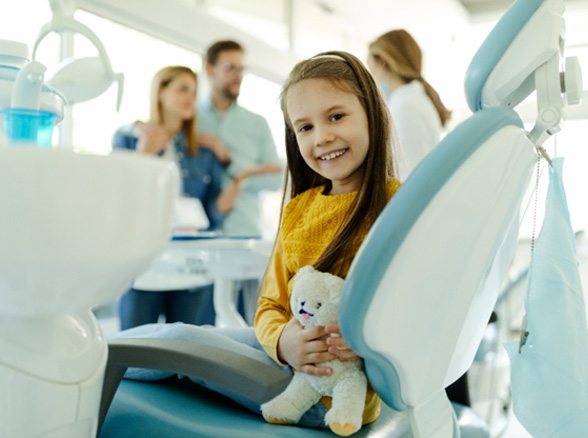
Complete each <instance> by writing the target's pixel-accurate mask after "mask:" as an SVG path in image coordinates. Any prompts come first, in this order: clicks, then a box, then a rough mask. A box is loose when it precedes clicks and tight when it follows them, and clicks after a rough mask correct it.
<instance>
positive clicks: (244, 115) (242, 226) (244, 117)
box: [198, 100, 282, 236]
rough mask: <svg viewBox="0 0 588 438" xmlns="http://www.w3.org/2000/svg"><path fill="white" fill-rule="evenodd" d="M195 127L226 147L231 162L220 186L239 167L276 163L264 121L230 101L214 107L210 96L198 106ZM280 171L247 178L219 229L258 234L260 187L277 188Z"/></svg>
mask: <svg viewBox="0 0 588 438" xmlns="http://www.w3.org/2000/svg"><path fill="white" fill-rule="evenodd" d="M198 130H199V131H200V132H204V133H207V134H212V135H215V136H216V137H218V138H219V139H220V140H221V141H222V142H223V143H224V145H225V146H226V147H227V148H228V150H229V153H230V155H231V164H230V165H229V166H228V167H227V168H226V169H225V170H224V172H223V186H224V187H226V186H227V185H228V184H229V183H230V180H231V178H232V177H233V176H234V175H236V174H237V173H239V172H240V171H242V170H244V169H246V168H248V167H251V166H258V165H260V164H268V163H275V164H280V160H279V159H278V154H277V152H276V145H275V143H274V139H273V137H272V134H271V131H270V128H269V125H268V124H267V121H266V120H265V119H264V118H263V117H262V116H260V115H259V114H255V113H253V112H251V111H249V110H246V109H245V108H243V107H242V106H240V105H238V104H237V103H234V104H233V105H231V106H230V107H229V108H228V109H227V110H225V111H224V112H219V111H217V110H216V109H215V108H214V106H213V105H212V102H211V101H210V100H208V101H206V102H203V103H202V104H201V105H200V107H199V109H198ZM281 179H282V175H280V174H267V175H258V176H252V177H251V178H248V179H247V180H246V181H245V183H244V184H243V186H242V189H241V191H240V192H239V195H238V197H237V199H236V201H235V204H234V206H233V209H232V210H231V211H230V212H229V214H228V215H227V216H226V217H225V219H224V223H223V231H224V232H225V234H228V235H248V236H259V235H261V229H260V216H261V205H260V199H259V194H260V192H261V191H263V190H279V189H280V188H281Z"/></svg>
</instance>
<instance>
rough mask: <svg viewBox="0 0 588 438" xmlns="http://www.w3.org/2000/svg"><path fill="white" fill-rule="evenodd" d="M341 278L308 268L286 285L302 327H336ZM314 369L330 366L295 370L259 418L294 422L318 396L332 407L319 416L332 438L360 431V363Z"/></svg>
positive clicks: (362, 383)
mask: <svg viewBox="0 0 588 438" xmlns="http://www.w3.org/2000/svg"><path fill="white" fill-rule="evenodd" d="M343 284H344V280H343V279H342V278H339V277H337V276H335V275H332V274H329V273H325V272H320V271H317V270H315V269H314V268H313V267H312V266H304V267H303V268H301V269H300V270H299V271H298V273H297V274H296V277H295V278H294V284H293V286H292V295H291V297H290V307H291V309H292V312H294V316H295V317H296V318H297V319H298V321H300V323H301V324H302V326H303V327H304V328H308V327H313V326H317V325H320V326H325V325H329V324H336V323H337V321H338V315H339V312H338V311H339V299H340V297H341V291H342V289H343ZM317 366H319V367H330V368H331V369H332V370H333V373H332V374H331V375H330V376H312V375H310V374H305V373H302V372H296V373H295V374H294V377H293V378H292V381H291V382H290V383H289V385H288V387H287V388H286V389H285V390H284V391H283V392H282V393H281V394H280V395H278V396H276V397H275V398H273V399H272V400H270V401H269V402H267V403H264V404H263V405H262V406H261V411H262V414H263V418H265V420H266V421H268V422H270V423H278V424H293V423H297V422H298V421H299V420H300V418H301V417H302V415H303V414H304V413H305V412H306V411H307V410H308V409H310V408H311V407H312V406H314V405H315V404H316V403H317V402H318V401H319V400H320V399H321V397H322V396H325V395H326V396H331V397H332V398H333V405H332V407H331V409H330V410H329V411H328V412H327V414H326V415H325V423H326V424H327V425H328V426H329V428H330V429H331V430H332V431H333V432H335V433H336V434H337V435H341V436H348V435H351V434H353V433H355V432H357V431H358V430H359V429H360V428H361V423H362V415H363V409H364V404H365V396H366V391H367V378H366V376H365V373H364V372H363V367H362V362H361V361H360V360H354V361H345V362H343V361H340V360H338V359H335V360H330V361H327V362H321V363H319V364H317Z"/></svg>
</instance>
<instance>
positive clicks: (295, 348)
mask: <svg viewBox="0 0 588 438" xmlns="http://www.w3.org/2000/svg"><path fill="white" fill-rule="evenodd" d="M325 335H326V332H325V328H324V327H320V326H319V327H311V328H308V329H304V328H303V327H302V325H301V324H300V322H298V320H297V319H296V318H292V319H291V320H290V321H289V322H288V323H287V324H286V326H285V327H284V330H283V331H282V334H281V336H280V340H279V341H278V356H279V358H280V360H281V361H282V362H286V363H287V364H288V365H290V366H291V367H292V368H295V369H296V370H298V371H302V372H303V373H306V374H312V375H313V376H329V375H331V374H332V373H333V370H332V369H331V368H321V367H317V366H316V364H318V363H320V362H324V361H326V360H331V359H335V358H336V357H337V356H335V355H333V354H331V353H329V352H328V351H327V349H328V346H327V341H326V340H325Z"/></svg>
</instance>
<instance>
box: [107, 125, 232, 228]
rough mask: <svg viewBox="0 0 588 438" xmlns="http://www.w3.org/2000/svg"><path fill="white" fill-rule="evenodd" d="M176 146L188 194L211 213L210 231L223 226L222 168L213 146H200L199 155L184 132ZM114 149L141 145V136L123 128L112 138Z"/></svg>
mask: <svg viewBox="0 0 588 438" xmlns="http://www.w3.org/2000/svg"><path fill="white" fill-rule="evenodd" d="M173 144H174V146H175V148H176V156H177V158H178V162H179V166H180V173H181V175H182V187H183V190H184V196H191V197H194V198H198V199H199V200H200V202H202V205H203V207H204V211H205V212H206V215H207V216H208V220H209V222H210V227H209V228H208V230H216V229H220V228H221V227H222V224H223V216H222V215H221V213H220V212H219V211H218V207H217V204H216V201H217V199H218V196H219V195H220V193H221V175H222V167H221V164H220V162H219V161H218V159H217V158H216V155H214V153H213V152H212V151H210V149H207V148H204V147H199V148H198V152H197V154H196V155H195V156H191V155H190V154H189V153H188V149H187V145H186V137H185V135H184V132H183V131H181V132H180V133H179V134H178V135H176V137H175V138H174V140H173ZM112 147H113V149H129V150H135V149H136V148H137V137H136V136H135V135H134V134H133V131H132V126H130V125H127V126H123V127H122V128H120V129H119V130H118V131H116V133H115V134H114V137H113V139H112Z"/></svg>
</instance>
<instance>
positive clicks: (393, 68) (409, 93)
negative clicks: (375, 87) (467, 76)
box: [367, 29, 451, 180]
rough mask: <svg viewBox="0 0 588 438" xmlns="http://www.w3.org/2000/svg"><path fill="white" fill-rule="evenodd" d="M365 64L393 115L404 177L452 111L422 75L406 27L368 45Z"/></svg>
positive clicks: (431, 144)
mask: <svg viewBox="0 0 588 438" xmlns="http://www.w3.org/2000/svg"><path fill="white" fill-rule="evenodd" d="M367 63H368V67H369V69H370V71H371V73H372V75H373V76H374V78H375V80H376V81H377V82H378V84H379V86H380V89H381V91H382V93H383V94H384V97H385V99H386V101H387V103H388V107H389V109H390V113H391V115H392V126H393V131H394V134H395V136H396V138H397V140H398V144H397V147H398V153H397V156H396V159H397V162H398V170H399V177H400V179H401V180H405V179H406V178H407V177H408V175H409V174H410V173H411V172H412V171H413V169H414V168H415V167H416V166H417V165H418V163H419V162H420V161H421V160H422V159H423V158H424V157H425V155H427V154H428V153H429V152H430V151H431V149H432V148H433V147H434V146H435V145H436V144H437V143H438V142H439V139H440V136H441V133H442V130H443V126H445V124H446V123H447V121H448V119H449V117H450V115H451V113H450V111H449V110H448V109H447V108H446V107H445V105H444V104H443V102H442V101H441V98H440V97H439V94H437V92H436V91H435V89H434V88H433V87H432V86H431V85H430V84H429V83H428V82H427V81H426V80H425V79H424V78H423V75H422V63H423V56H422V51H421V48H420V47H419V45H418V44H417V42H416V41H415V39H414V38H413V37H412V36H411V35H410V34H409V33H408V32H407V31H405V30H403V29H397V30H392V31H389V32H386V33H385V34H383V35H381V36H379V37H378V38H376V40H375V41H373V42H372V43H371V44H370V45H369V55H368V62H367Z"/></svg>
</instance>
